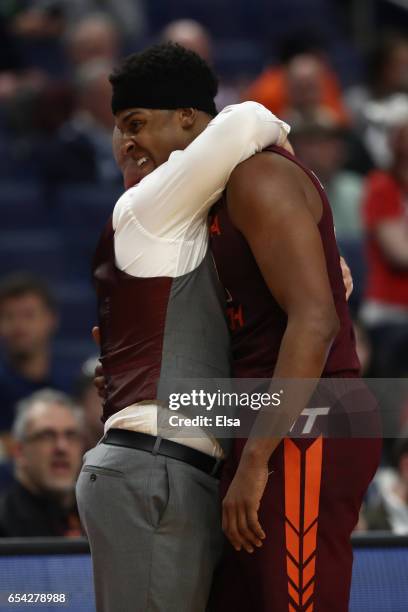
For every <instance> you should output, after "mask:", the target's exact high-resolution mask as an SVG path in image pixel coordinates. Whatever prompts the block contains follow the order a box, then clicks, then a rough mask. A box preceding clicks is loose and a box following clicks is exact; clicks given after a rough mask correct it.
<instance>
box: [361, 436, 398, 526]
mask: <svg viewBox="0 0 408 612" xmlns="http://www.w3.org/2000/svg"><path fill="white" fill-rule="evenodd" d="M393 454H394V457H393V458H394V462H393V466H392V467H387V468H380V469H379V470H378V472H377V475H376V476H375V478H374V481H373V484H372V491H371V492H370V496H369V498H368V502H367V504H366V507H365V509H364V522H365V525H366V527H367V529H369V530H370V529H371V530H380V531H382V530H387V531H388V530H390V531H392V532H393V533H395V534H399V535H407V534H408V430H406V431H405V433H403V435H402V437H401V438H398V439H397V440H396V441H395V445H394V453H393Z"/></svg>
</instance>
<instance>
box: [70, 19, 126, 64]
mask: <svg viewBox="0 0 408 612" xmlns="http://www.w3.org/2000/svg"><path fill="white" fill-rule="evenodd" d="M65 45H66V52H67V55H68V58H69V59H70V61H71V63H72V64H73V66H74V67H76V68H78V67H80V66H81V65H82V64H86V63H88V62H90V61H92V60H104V61H105V62H106V63H108V64H111V65H113V64H114V63H115V62H116V60H117V59H118V57H119V54H120V52H121V47H122V41H121V36H120V32H119V30H118V27H117V25H116V24H115V22H114V21H113V20H112V19H111V18H110V17H109V16H107V15H105V14H103V13H94V14H91V15H88V16H87V17H85V18H84V19H82V20H81V21H79V22H78V23H74V24H73V25H72V26H71V27H70V29H69V30H68V31H67V33H66V36H65Z"/></svg>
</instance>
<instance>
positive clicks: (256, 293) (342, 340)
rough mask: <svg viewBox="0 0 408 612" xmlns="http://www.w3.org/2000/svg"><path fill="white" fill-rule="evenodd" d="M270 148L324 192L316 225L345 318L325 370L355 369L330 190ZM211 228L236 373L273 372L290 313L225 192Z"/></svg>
mask: <svg viewBox="0 0 408 612" xmlns="http://www.w3.org/2000/svg"><path fill="white" fill-rule="evenodd" d="M267 150H269V151H271V152H274V153H277V154H279V155H282V156H284V157H286V158H287V159H290V160H291V161H293V162H294V163H295V164H297V165H298V166H300V167H301V168H302V169H303V170H304V172H305V173H306V174H307V175H308V176H309V178H310V180H311V181H312V182H313V184H314V186H315V187H316V189H317V191H318V193H319V195H320V198H321V201H322V204H323V212H322V217H321V220H320V223H319V224H318V229H319V232H320V236H321V239H322V243H323V248H324V253H325V258H326V264H327V270H328V274H329V279H330V284H331V288H332V291H333V296H334V301H335V304H336V309H337V315H338V317H339V320H340V324H341V328H340V331H339V333H338V335H337V337H336V339H335V341H334V343H333V345H332V347H331V350H330V353H329V355H328V358H327V362H326V366H325V369H324V372H323V376H330V375H333V374H339V373H344V375H347V374H348V373H349V374H352V373H354V375H355V373H356V372H358V371H359V368H360V364H359V361H358V357H357V354H356V350H355V338H354V332H353V327H352V322H351V318H350V314H349V310H348V305H347V301H346V296H345V289H344V284H343V278H342V273H341V268H340V255H339V252H338V249H337V244H336V238H335V234H334V227H333V217H332V212H331V209H330V205H329V202H328V199H327V196H326V194H325V192H324V189H323V187H322V185H321V184H320V181H319V180H318V179H317V177H316V176H315V175H314V174H313V173H312V172H310V171H309V170H307V169H306V168H304V166H303V165H302V164H301V163H300V162H299V161H298V160H297V159H296V158H294V157H293V156H292V155H290V154H289V153H287V152H286V151H285V150H283V149H281V148H279V147H268V149H267ZM210 234H211V248H212V252H213V256H214V259H215V263H216V266H217V269H218V274H219V277H220V279H221V282H222V284H223V285H224V287H225V290H226V294H227V301H228V318H229V325H230V330H231V335H232V351H233V364H234V375H235V376H236V377H240V378H268V377H271V376H272V375H273V371H274V368H275V364H276V361H277V358H278V353H279V347H280V344H281V341H282V337H283V334H284V332H285V329H286V324H287V316H286V313H285V312H284V311H283V310H282V309H281V308H280V306H279V304H278V303H277V302H276V300H275V299H274V297H273V295H272V294H271V292H270V291H269V289H268V287H267V285H266V283H265V281H264V279H263V277H262V274H261V272H260V270H259V268H258V265H257V263H256V261H255V258H254V257H253V255H252V252H251V250H250V247H249V246H248V244H247V242H246V240H245V238H244V237H243V235H242V234H241V233H240V232H239V231H238V230H237V229H236V228H235V227H234V225H233V223H232V221H231V219H230V218H229V215H228V209H227V203H226V199H225V198H222V199H221V200H220V201H219V202H217V204H216V205H215V206H214V207H213V209H212V211H211V216H210ZM305 257H307V253H305Z"/></svg>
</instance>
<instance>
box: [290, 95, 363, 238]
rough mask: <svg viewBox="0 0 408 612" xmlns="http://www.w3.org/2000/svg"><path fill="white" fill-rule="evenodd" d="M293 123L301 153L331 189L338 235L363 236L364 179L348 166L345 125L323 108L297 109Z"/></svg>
mask: <svg viewBox="0 0 408 612" xmlns="http://www.w3.org/2000/svg"><path fill="white" fill-rule="evenodd" d="M311 96H312V97H313V96H314V94H313V93H312V94H311ZM289 123H290V124H291V126H292V131H291V136H290V138H291V142H292V144H293V146H294V149H295V151H296V155H297V157H298V158H299V159H300V160H301V161H302V162H303V163H304V164H305V165H306V166H307V167H309V168H311V169H312V170H313V172H315V173H316V175H317V176H318V178H319V180H320V181H321V182H322V183H323V186H324V188H325V190H326V192H327V195H328V198H329V202H330V205H331V208H332V210H333V216H334V223H335V227H336V235H337V238H339V239H341V238H344V237H346V238H351V237H353V238H360V237H361V214H360V206H361V198H362V189H363V182H362V178H361V177H360V176H359V175H358V174H356V173H355V172H351V171H349V170H346V169H344V164H345V162H346V157H347V142H346V132H345V128H344V126H342V124H341V123H340V122H339V121H337V120H336V119H335V117H334V116H333V115H332V114H331V113H330V112H329V111H326V110H325V109H323V108H320V109H319V110H315V111H311V112H310V113H308V114H305V115H301V114H298V115H296V114H295V113H294V114H293V115H292V117H291V118H289Z"/></svg>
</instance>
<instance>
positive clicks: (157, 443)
mask: <svg viewBox="0 0 408 612" xmlns="http://www.w3.org/2000/svg"><path fill="white" fill-rule="evenodd" d="M102 442H103V443H104V444H113V445H114V446H125V447H127V448H136V449H137V450H143V451H147V452H148V453H152V454H153V455H163V456H164V457H170V458H171V459H177V460H178V461H184V463H188V464H190V465H192V466H194V467H196V468H198V469H199V470H202V471H203V472H205V473H206V474H210V476H214V478H219V477H220V472H221V467H222V464H223V460H222V459H215V458H214V457H210V456H209V455H206V454H205V453H202V452H201V451H198V450H196V449H195V448H190V447H189V446H184V444H178V443H177V442H172V441H171V440H166V439H165V438H160V437H156V436H149V435H148V434H144V433H140V432H138V431H130V430H128V429H109V430H108V432H107V433H106V434H105V436H104V437H103V438H102Z"/></svg>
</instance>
